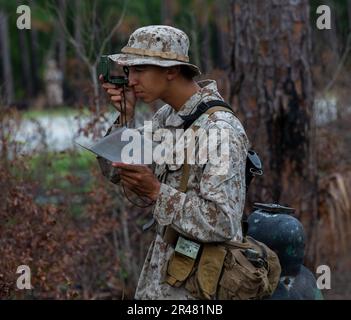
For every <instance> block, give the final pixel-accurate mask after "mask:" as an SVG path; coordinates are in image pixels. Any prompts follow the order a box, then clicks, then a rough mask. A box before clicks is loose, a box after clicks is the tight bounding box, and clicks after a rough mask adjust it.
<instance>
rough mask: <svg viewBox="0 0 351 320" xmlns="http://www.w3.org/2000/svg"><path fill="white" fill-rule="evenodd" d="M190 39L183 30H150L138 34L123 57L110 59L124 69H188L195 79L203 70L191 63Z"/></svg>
mask: <svg viewBox="0 0 351 320" xmlns="http://www.w3.org/2000/svg"><path fill="white" fill-rule="evenodd" d="M188 50H189V38H188V36H187V35H186V34H185V33H184V32H183V31H181V30H179V29H176V28H173V27H170V26H161V25H160V26H157V25H156V26H147V27H142V28H139V29H137V30H135V31H134V32H133V33H132V34H131V36H130V37H129V40H128V44H127V45H126V46H125V47H124V48H122V50H121V52H122V53H121V54H112V55H109V58H110V59H111V60H113V61H116V62H117V63H118V64H120V65H122V66H134V65H143V64H150V65H156V66H160V67H171V66H177V65H185V66H188V67H189V68H190V69H191V70H192V71H193V73H194V75H199V74H201V72H200V70H199V68H198V67H197V66H195V65H193V64H191V63H189V56H188Z"/></svg>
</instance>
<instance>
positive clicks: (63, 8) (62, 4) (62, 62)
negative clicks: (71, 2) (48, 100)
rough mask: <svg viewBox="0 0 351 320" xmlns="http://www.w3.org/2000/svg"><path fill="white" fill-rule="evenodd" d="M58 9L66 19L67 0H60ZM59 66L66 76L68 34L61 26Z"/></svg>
mask: <svg viewBox="0 0 351 320" xmlns="http://www.w3.org/2000/svg"><path fill="white" fill-rule="evenodd" d="M58 10H59V12H60V15H61V17H62V19H63V21H65V20H66V0H59V1H58ZM58 66H59V69H61V71H62V73H63V78H65V68H66V35H65V32H64V30H63V29H62V28H61V29H60V31H59V34H58Z"/></svg>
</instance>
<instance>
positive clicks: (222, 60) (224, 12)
mask: <svg viewBox="0 0 351 320" xmlns="http://www.w3.org/2000/svg"><path fill="white" fill-rule="evenodd" d="M213 12H214V16H215V19H214V24H215V34H216V38H217V39H216V40H217V47H216V48H217V52H216V55H215V56H216V67H217V68H219V69H222V70H227V69H228V66H229V55H228V52H229V49H230V48H229V45H228V42H229V34H228V31H229V30H228V16H229V5H228V1H227V0H217V1H215V2H214V11H213Z"/></svg>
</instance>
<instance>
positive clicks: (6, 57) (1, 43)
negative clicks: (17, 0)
mask: <svg viewBox="0 0 351 320" xmlns="http://www.w3.org/2000/svg"><path fill="white" fill-rule="evenodd" d="M0 50H1V51H0V52H1V63H2V73H3V82H4V101H0V103H4V104H5V105H10V104H11V103H12V102H13V100H14V89H13V74H12V65H11V49H10V39H9V32H8V21H7V16H6V14H5V13H4V12H3V11H0Z"/></svg>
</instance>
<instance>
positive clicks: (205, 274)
mask: <svg viewBox="0 0 351 320" xmlns="http://www.w3.org/2000/svg"><path fill="white" fill-rule="evenodd" d="M226 253H227V251H226V249H225V247H223V246H220V245H213V244H205V245H204V246H203V250H202V254H201V257H200V261H199V263H198V265H197V267H196V272H195V273H193V274H192V276H191V277H190V278H189V279H188V280H187V281H186V283H185V288H186V289H187V290H188V291H189V292H190V293H191V295H192V296H194V297H195V298H198V299H207V300H211V299H213V298H215V295H216V291H217V285H218V281H219V278H220V276H221V272H222V268H223V263H224V259H225V256H226Z"/></svg>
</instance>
